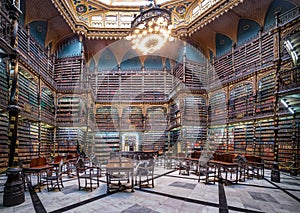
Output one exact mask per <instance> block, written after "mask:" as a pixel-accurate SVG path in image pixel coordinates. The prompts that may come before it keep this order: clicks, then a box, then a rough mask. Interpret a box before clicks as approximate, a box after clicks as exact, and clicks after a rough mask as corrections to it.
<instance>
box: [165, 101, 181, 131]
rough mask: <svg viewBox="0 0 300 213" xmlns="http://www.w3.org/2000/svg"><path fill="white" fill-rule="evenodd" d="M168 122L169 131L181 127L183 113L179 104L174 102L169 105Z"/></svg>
mask: <svg viewBox="0 0 300 213" xmlns="http://www.w3.org/2000/svg"><path fill="white" fill-rule="evenodd" d="M168 122H169V129H172V128H175V127H178V126H180V125H181V112H180V108H179V103H177V102H173V103H171V104H170V105H169V114H168Z"/></svg>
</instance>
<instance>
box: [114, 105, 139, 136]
mask: <svg viewBox="0 0 300 213" xmlns="http://www.w3.org/2000/svg"><path fill="white" fill-rule="evenodd" d="M143 129H144V116H143V112H142V108H141V107H138V106H126V107H124V108H123V110H122V116H121V124H120V131H124V130H126V131H127V130H143Z"/></svg>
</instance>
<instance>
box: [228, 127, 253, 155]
mask: <svg viewBox="0 0 300 213" xmlns="http://www.w3.org/2000/svg"><path fill="white" fill-rule="evenodd" d="M233 137H234V152H237V153H243V154H252V153H253V138H254V133H253V123H252V122H251V123H247V124H239V125H235V126H234V129H233Z"/></svg>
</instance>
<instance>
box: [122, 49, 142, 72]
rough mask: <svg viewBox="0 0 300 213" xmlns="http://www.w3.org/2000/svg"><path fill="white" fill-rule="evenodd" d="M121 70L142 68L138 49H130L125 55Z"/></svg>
mask: <svg viewBox="0 0 300 213" xmlns="http://www.w3.org/2000/svg"><path fill="white" fill-rule="evenodd" d="M120 68H121V70H141V69H142V64H141V61H140V58H139V56H138V55H137V53H136V51H134V50H133V49H130V50H129V51H128V52H126V54H125V55H124V57H123V59H122V62H121V64H120Z"/></svg>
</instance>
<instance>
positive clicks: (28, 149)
mask: <svg viewBox="0 0 300 213" xmlns="http://www.w3.org/2000/svg"><path fill="white" fill-rule="evenodd" d="M18 139H19V153H18V155H19V158H20V159H21V160H23V161H24V163H25V164H28V163H30V160H31V159H32V158H35V157H38V156H39V149H40V144H39V126H38V122H33V121H29V120H25V119H24V120H20V119H19V123H18Z"/></svg>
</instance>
